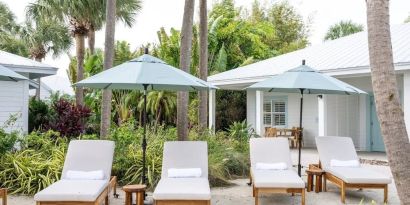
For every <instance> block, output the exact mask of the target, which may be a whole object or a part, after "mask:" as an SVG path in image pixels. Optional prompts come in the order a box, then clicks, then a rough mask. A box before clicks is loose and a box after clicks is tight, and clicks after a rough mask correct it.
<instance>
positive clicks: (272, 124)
mask: <svg viewBox="0 0 410 205" xmlns="http://www.w3.org/2000/svg"><path fill="white" fill-rule="evenodd" d="M278 102H279V103H284V105H285V111H284V112H274V105H275V103H278ZM266 103H269V104H270V112H269V111H266V110H265V104H266ZM277 114H284V115H285V123H284V124H283V125H275V115H277ZM265 115H270V117H271V119H270V121H271V122H270V124H267V123H265ZM263 124H264V126H265V127H278V128H285V127H287V124H288V101H287V97H273V98H270V99H267V100H265V101H264V102H263Z"/></svg>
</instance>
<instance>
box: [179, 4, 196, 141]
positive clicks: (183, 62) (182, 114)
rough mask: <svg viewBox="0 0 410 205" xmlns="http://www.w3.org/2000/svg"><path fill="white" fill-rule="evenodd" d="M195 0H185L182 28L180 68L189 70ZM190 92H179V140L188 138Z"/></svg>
mask: <svg viewBox="0 0 410 205" xmlns="http://www.w3.org/2000/svg"><path fill="white" fill-rule="evenodd" d="M194 6H195V1H192V0H185V8H184V17H183V20H182V29H181V52H180V68H181V70H183V71H185V72H189V67H190V64H191V47H192V25H193V18H194ZM188 100H189V95H188V92H178V101H177V130H178V140H188Z"/></svg>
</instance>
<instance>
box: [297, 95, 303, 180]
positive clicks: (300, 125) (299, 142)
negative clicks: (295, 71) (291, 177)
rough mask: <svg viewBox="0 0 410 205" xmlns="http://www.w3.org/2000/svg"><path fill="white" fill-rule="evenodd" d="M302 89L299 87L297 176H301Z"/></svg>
mask: <svg viewBox="0 0 410 205" xmlns="http://www.w3.org/2000/svg"><path fill="white" fill-rule="evenodd" d="M303 91H305V89H303V88H301V89H300V116H299V129H300V133H299V137H298V149H299V153H298V154H299V160H298V174H299V176H302V165H301V163H300V158H301V155H302V154H301V153H302V146H301V145H302V137H303V130H302V113H303Z"/></svg>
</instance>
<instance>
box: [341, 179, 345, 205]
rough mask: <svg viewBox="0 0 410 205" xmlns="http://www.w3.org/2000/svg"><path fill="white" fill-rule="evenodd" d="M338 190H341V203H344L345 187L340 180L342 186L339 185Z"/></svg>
mask: <svg viewBox="0 0 410 205" xmlns="http://www.w3.org/2000/svg"><path fill="white" fill-rule="evenodd" d="M340 192H341V193H340V197H341V200H342V203H345V201H346V187H345V183H344V182H342V187H341V190H340Z"/></svg>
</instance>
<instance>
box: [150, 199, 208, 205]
mask: <svg viewBox="0 0 410 205" xmlns="http://www.w3.org/2000/svg"><path fill="white" fill-rule="evenodd" d="M154 204H155V205H211V200H155V203H154Z"/></svg>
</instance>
